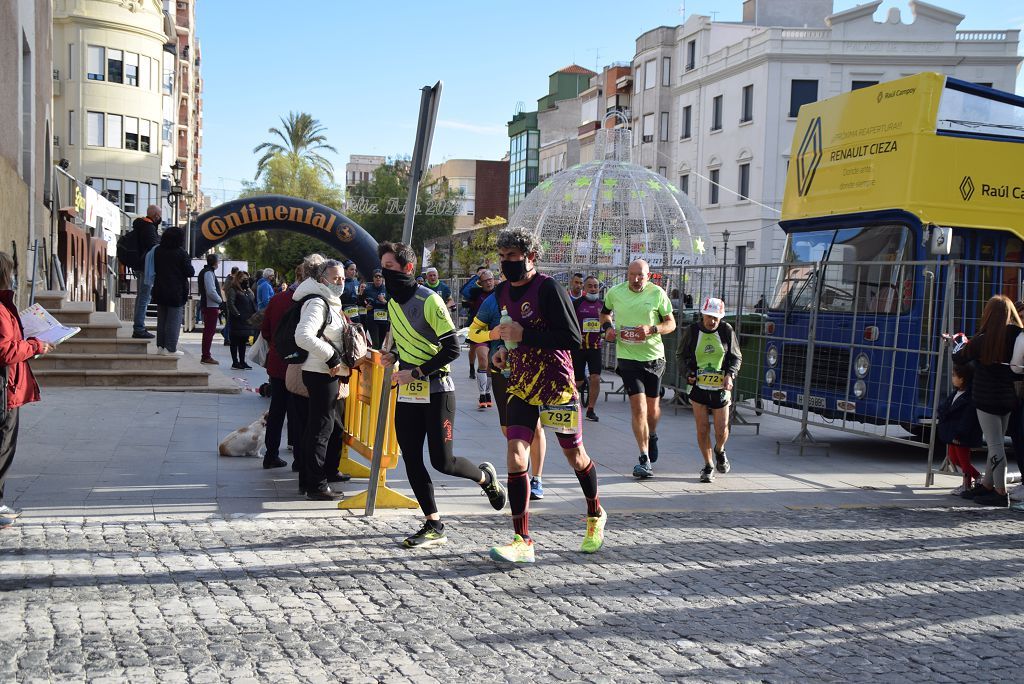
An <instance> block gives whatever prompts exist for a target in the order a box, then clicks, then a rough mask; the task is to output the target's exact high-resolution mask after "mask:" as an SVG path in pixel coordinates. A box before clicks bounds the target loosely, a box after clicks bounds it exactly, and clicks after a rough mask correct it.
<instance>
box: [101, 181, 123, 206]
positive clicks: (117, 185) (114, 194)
mask: <svg viewBox="0 0 1024 684" xmlns="http://www.w3.org/2000/svg"><path fill="white" fill-rule="evenodd" d="M104 194H105V195H106V196H107V199H108V200H110V201H111V202H113V203H114V204H116V205H117V206H119V207H120V206H121V181H119V180H116V179H114V178H108V179H107V191H106V192H105V193H104Z"/></svg>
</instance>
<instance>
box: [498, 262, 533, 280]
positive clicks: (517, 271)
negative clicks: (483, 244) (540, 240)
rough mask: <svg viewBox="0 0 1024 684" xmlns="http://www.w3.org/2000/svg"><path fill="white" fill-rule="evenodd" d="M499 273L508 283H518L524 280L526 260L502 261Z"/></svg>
mask: <svg viewBox="0 0 1024 684" xmlns="http://www.w3.org/2000/svg"><path fill="white" fill-rule="evenodd" d="M501 272H502V273H504V274H505V279H506V280H508V281H509V282H510V283H518V282H519V281H520V280H525V279H526V273H527V271H526V259H523V260H522V261H502V262H501Z"/></svg>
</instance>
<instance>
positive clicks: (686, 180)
mask: <svg viewBox="0 0 1024 684" xmlns="http://www.w3.org/2000/svg"><path fill="white" fill-rule="evenodd" d="M679 192H681V193H683V194H684V195H689V194H690V174H688V173H684V174H683V175H681V176H680V177H679Z"/></svg>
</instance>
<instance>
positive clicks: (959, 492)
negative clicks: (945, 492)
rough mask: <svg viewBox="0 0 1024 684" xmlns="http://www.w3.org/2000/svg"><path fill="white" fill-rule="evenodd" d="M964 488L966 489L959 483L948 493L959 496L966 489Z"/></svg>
mask: <svg viewBox="0 0 1024 684" xmlns="http://www.w3.org/2000/svg"><path fill="white" fill-rule="evenodd" d="M966 489H967V488H966V487H964V486H963V485H960V486H959V487H957V488H956V489H954V490H953V491H951V492H950V495H951V496H960V495H961V494H963V493H964V491H966Z"/></svg>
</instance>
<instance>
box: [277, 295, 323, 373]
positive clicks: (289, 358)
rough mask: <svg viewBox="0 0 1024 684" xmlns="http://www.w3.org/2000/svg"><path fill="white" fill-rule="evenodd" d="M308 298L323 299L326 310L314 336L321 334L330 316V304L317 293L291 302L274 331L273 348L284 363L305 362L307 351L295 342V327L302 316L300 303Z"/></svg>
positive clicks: (307, 355)
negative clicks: (322, 321) (325, 314)
mask: <svg viewBox="0 0 1024 684" xmlns="http://www.w3.org/2000/svg"><path fill="white" fill-rule="evenodd" d="M310 299H319V300H321V301H323V303H324V306H326V307H327V311H328V313H327V316H324V323H323V325H321V326H320V331H319V332H317V334H316V336H317V337H320V336H321V335H323V334H324V329H325V328H327V321H328V320H329V317H330V306H328V305H327V299H325V298H324V297H322V296H320V295H318V294H311V295H307V296H305V297H303V298H302V299H300V300H298V301H297V302H295V303H294V304H292V306H291V308H290V309H288V310H287V311H285V312H284V315H283V316H281V322H280V323H278V324H277V330H275V331H274V349H275V350H276V351H277V355H278V356H280V357H281V360H282V361H284V362H285V363H305V362H306V359H308V358H309V352H308V351H306V350H305V349H303V348H302V347H300V346H299V345H298V344H297V343H296V342H295V329H296V328H297V327H299V319H300V318H302V305H303V304H305V303H306V302H308V301H309V300H310Z"/></svg>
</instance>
